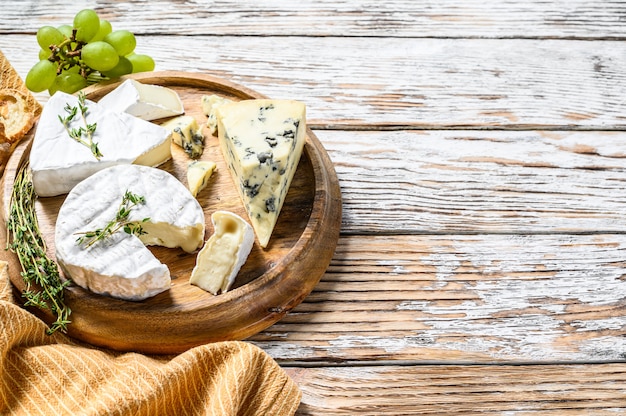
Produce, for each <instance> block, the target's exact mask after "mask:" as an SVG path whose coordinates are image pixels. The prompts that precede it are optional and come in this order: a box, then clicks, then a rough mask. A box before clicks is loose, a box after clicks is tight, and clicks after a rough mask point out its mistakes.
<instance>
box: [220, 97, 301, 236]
mask: <svg viewBox="0 0 626 416" xmlns="http://www.w3.org/2000/svg"><path fill="white" fill-rule="evenodd" d="M216 116H217V122H218V137H219V142H220V147H221V149H222V153H223V155H224V159H225V160H226V162H227V164H228V168H229V170H230V173H231V176H232V179H233V181H234V182H235V184H236V187H237V189H238V191H239V196H240V197H241V200H242V202H243V205H244V207H245V209H246V212H247V214H248V218H249V219H250V223H251V224H252V227H253V228H254V231H255V233H256V236H257V238H258V240H259V245H260V246H261V247H263V248H265V247H267V245H268V243H269V240H270V237H271V235H272V232H273V230H274V226H275V225H276V221H277V220H278V216H279V214H280V211H281V209H282V206H283V203H284V201H285V197H286V195H287V191H288V190H289V186H290V185H291V181H292V179H293V176H294V174H295V172H296V169H297V167H298V162H299V161H300V156H301V155H302V150H303V148H304V143H305V140H306V109H305V105H304V104H303V103H301V102H299V101H293V100H269V99H263V100H244V101H240V102H234V103H228V104H223V105H221V106H219V107H218V108H217V109H216Z"/></svg>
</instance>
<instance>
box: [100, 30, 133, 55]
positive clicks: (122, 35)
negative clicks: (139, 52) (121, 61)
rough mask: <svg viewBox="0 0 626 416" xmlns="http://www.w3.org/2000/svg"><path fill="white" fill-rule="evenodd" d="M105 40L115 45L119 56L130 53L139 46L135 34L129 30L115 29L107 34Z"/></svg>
mask: <svg viewBox="0 0 626 416" xmlns="http://www.w3.org/2000/svg"><path fill="white" fill-rule="evenodd" d="M104 41H105V42H106V43H108V44H109V45H111V46H113V47H114V48H115V50H116V51H117V54H118V55H119V56H126V55H129V54H130V53H132V52H133V51H134V50H135V46H137V40H136V39H135V35H133V34H132V33H131V32H129V31H128V30H115V31H113V32H111V33H109V34H108V35H106V37H105V38H104Z"/></svg>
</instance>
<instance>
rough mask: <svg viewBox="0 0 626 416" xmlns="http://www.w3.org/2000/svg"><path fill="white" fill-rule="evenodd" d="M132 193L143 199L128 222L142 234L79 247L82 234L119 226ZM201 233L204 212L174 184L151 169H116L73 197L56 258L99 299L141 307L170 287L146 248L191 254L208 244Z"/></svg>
mask: <svg viewBox="0 0 626 416" xmlns="http://www.w3.org/2000/svg"><path fill="white" fill-rule="evenodd" d="M127 191H129V192H131V193H133V194H136V195H138V196H141V197H143V198H144V199H145V203H144V204H139V205H136V206H134V207H132V208H131V209H130V214H129V217H128V219H129V221H131V222H135V223H140V224H141V226H142V228H143V230H144V232H145V234H142V235H139V236H136V235H133V234H127V233H126V232H125V231H124V230H122V229H120V230H118V231H116V232H114V233H113V234H112V235H110V236H108V237H105V238H104V239H102V240H99V241H96V242H95V243H93V244H92V245H88V244H85V243H82V244H79V242H78V241H77V239H78V238H79V237H80V236H81V235H84V234H83V233H86V232H89V231H94V230H97V229H102V228H104V227H106V225H107V224H109V223H110V222H111V221H113V220H114V219H115V218H116V214H117V212H118V211H119V209H120V204H121V202H122V199H123V197H124V194H125V193H126V192H127ZM146 218H148V220H146V221H145V222H143V220H144V219H146ZM204 230H205V223H204V212H203V210H202V207H201V206H200V204H198V201H196V199H195V198H193V197H192V196H191V194H190V193H189V191H188V190H187V188H185V186H184V185H183V184H182V183H180V182H179V181H178V180H177V179H176V178H175V177H174V176H172V175H171V174H169V173H167V172H165V171H163V170H161V169H156V168H151V167H147V166H138V165H119V166H113V167H110V168H107V169H104V170H101V171H99V172H97V173H95V174H94V175H92V176H90V177H89V178H87V179H85V180H84V181H82V182H80V183H79V184H78V185H76V186H75V187H74V189H72V191H71V192H70V193H69V194H68V196H67V198H66V199H65V202H64V203H63V205H62V206H61V209H60V210H59V214H58V217H57V222H56V231H55V246H56V257H57V261H58V263H59V265H60V266H61V268H62V270H63V271H64V273H65V274H66V276H68V277H69V278H71V279H72V280H73V281H74V283H76V284H77V285H79V286H81V287H83V288H85V289H88V290H91V291H93V292H95V293H99V294H102V295H108V296H112V297H116V298H120V299H126V300H142V299H146V298H148V297H151V296H154V295H156V294H158V293H160V292H163V291H165V290H167V289H169V287H170V285H171V279H170V272H169V270H168V268H167V266H166V265H164V264H162V263H161V262H160V261H159V260H157V258H156V257H154V255H153V254H152V253H151V252H150V250H149V249H148V248H147V247H146V245H159V246H164V247H170V248H176V247H180V248H182V249H183V250H184V251H187V252H194V251H195V250H197V249H198V248H200V247H201V246H202V244H203V242H204Z"/></svg>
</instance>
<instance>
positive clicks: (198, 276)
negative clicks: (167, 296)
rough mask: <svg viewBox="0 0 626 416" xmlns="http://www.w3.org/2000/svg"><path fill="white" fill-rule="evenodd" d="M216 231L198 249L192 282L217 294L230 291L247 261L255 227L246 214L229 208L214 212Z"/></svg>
mask: <svg viewBox="0 0 626 416" xmlns="http://www.w3.org/2000/svg"><path fill="white" fill-rule="evenodd" d="M211 222H212V223H213V229H214V232H213V234H212V235H211V237H209V239H208V240H207V242H206V243H205V244H204V247H202V250H200V252H199V253H198V257H197V259H196V265H195V267H194V268H193V270H192V272H191V277H190V278H189V283H191V284H192V285H196V286H198V287H199V288H201V289H203V290H206V291H207V292H211V293H212V294H214V295H217V294H218V293H220V292H221V293H226V292H227V291H228V290H229V289H230V287H231V286H232V284H233V283H234V282H235V278H236V277H237V274H238V273H239V270H240V269H241V266H243V265H244V263H245V262H246V260H247V258H248V256H249V255H250V251H251V250H252V246H253V245H254V231H252V227H251V226H250V224H248V223H247V222H246V221H245V220H244V219H243V218H241V217H240V216H238V215H237V214H233V213H232V212H228V211H216V212H214V213H213V215H211Z"/></svg>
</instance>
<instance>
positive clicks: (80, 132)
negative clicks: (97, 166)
mask: <svg viewBox="0 0 626 416" xmlns="http://www.w3.org/2000/svg"><path fill="white" fill-rule="evenodd" d="M85 100H86V97H85V93H84V92H82V91H81V92H79V93H78V107H72V106H71V105H70V104H69V103H67V104H66V105H65V107H64V108H63V109H64V110H65V112H66V113H67V116H66V117H61V116H60V115H59V121H60V122H61V124H63V127H65V131H67V134H68V135H69V136H70V138H72V139H74V140H76V141H77V142H78V143H80V144H82V145H83V146H87V147H88V148H89V149H90V150H91V153H92V154H93V155H94V156H95V158H96V159H98V160H100V159H101V158H102V156H103V155H102V153H100V149H99V148H98V143H96V142H94V140H93V136H94V134H95V132H96V128H97V126H98V124H97V123H92V124H89V123H87V114H88V113H89V108H88V107H87V104H86V101H85ZM79 109H80V114H81V118H82V122H83V124H84V125H85V126H84V127H79V128H72V127H71V125H70V124H71V122H72V121H73V120H74V118H75V117H76V114H78V110H79ZM83 136H84V137H83Z"/></svg>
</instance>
